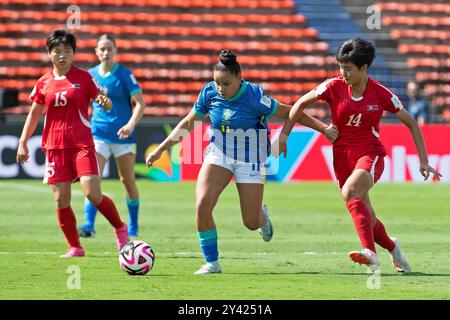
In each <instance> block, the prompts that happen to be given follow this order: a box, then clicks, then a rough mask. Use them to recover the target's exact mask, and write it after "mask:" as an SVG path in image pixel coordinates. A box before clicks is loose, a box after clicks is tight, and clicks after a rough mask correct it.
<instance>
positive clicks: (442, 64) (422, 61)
mask: <svg viewBox="0 0 450 320" xmlns="http://www.w3.org/2000/svg"><path fill="white" fill-rule="evenodd" d="M406 62H407V63H408V66H409V67H411V68H436V69H438V68H450V58H446V59H445V58H444V59H439V58H408V59H406Z"/></svg>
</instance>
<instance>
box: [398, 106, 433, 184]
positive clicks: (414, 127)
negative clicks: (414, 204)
mask: <svg viewBox="0 0 450 320" xmlns="http://www.w3.org/2000/svg"><path fill="white" fill-rule="evenodd" d="M395 115H396V116H397V118H399V119H400V121H401V122H402V123H403V124H404V125H405V126H407V127H408V129H409V131H410V132H411V135H412V138H413V140H414V144H415V145H416V148H417V152H418V153H419V159H420V167H419V171H420V173H421V174H422V176H423V177H424V180H427V179H428V178H429V176H430V174H431V173H432V174H433V179H437V180H441V179H440V178H441V177H442V175H441V174H440V173H439V172H438V171H437V170H436V169H434V168H433V167H432V166H430V165H429V164H428V156H427V152H426V148H425V142H424V140H423V135H422V131H421V130H420V127H419V125H418V124H417V122H416V120H414V119H413V118H412V117H411V115H410V114H409V113H408V112H407V111H406V110H405V109H402V110H400V111H399V112H397V113H396V114H395Z"/></svg>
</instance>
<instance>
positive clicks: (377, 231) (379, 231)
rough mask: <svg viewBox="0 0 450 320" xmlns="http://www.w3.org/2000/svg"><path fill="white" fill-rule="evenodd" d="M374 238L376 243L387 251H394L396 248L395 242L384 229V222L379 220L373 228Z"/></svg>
mask: <svg viewBox="0 0 450 320" xmlns="http://www.w3.org/2000/svg"><path fill="white" fill-rule="evenodd" d="M373 238H374V240H375V242H376V243H378V244H379V245H380V246H382V247H383V248H385V249H386V250H389V251H392V250H394V248H395V243H394V241H392V240H391V238H389V236H388V234H387V232H386V229H385V228H384V225H383V222H381V221H380V220H378V219H377V223H376V224H375V227H373Z"/></svg>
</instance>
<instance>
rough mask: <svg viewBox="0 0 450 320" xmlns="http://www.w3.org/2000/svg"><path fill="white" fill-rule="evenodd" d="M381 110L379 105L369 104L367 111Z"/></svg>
mask: <svg viewBox="0 0 450 320" xmlns="http://www.w3.org/2000/svg"><path fill="white" fill-rule="evenodd" d="M378 110H380V106H379V105H378V104H368V105H367V111H378Z"/></svg>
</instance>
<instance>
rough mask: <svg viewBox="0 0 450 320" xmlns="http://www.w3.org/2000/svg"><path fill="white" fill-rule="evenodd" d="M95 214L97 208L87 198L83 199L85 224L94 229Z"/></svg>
mask: <svg viewBox="0 0 450 320" xmlns="http://www.w3.org/2000/svg"><path fill="white" fill-rule="evenodd" d="M96 215H97V208H96V207H95V206H94V205H93V204H92V203H91V202H90V201H89V200H88V198H85V199H84V218H85V219H86V226H87V227H88V228H90V229H92V230H94V224H95V216H96Z"/></svg>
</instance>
